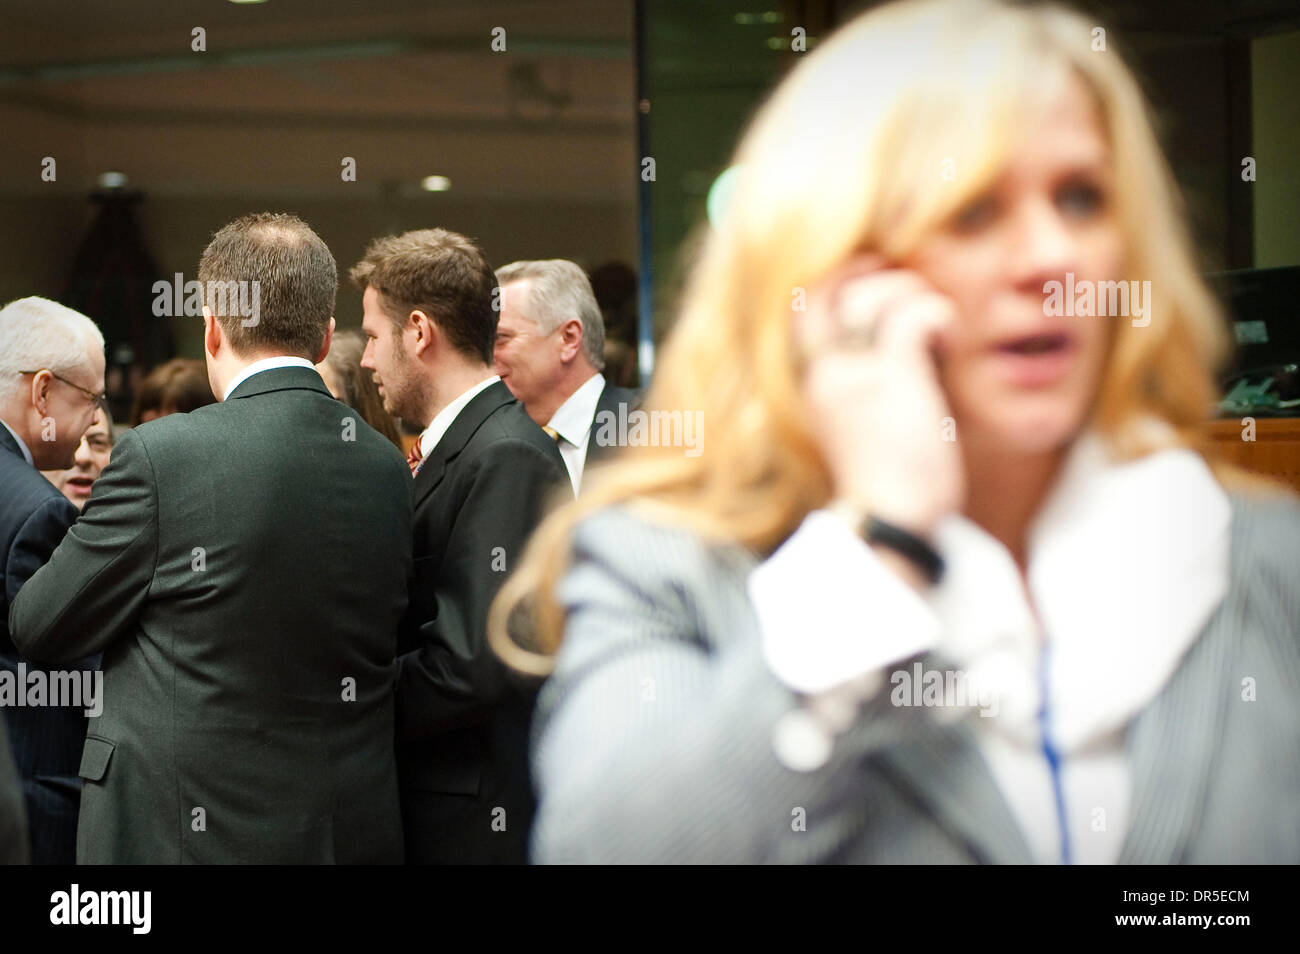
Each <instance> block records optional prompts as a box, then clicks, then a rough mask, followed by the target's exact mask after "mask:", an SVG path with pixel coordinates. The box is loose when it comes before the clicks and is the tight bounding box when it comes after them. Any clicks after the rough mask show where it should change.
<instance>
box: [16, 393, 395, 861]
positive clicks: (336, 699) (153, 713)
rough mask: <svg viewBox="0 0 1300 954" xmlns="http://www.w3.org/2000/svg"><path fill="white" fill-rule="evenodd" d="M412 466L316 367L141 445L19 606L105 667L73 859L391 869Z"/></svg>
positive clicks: (139, 440) (33, 628) (85, 759)
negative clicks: (334, 393)
mask: <svg viewBox="0 0 1300 954" xmlns="http://www.w3.org/2000/svg"><path fill="white" fill-rule="evenodd" d="M410 493H411V477H410V471H409V470H408V469H407V466H406V464H405V462H404V461H403V460H402V456H401V454H400V453H398V452H397V450H396V449H395V448H394V447H393V445H392V444H390V443H389V442H388V441H387V440H385V439H384V438H383V437H382V436H380V435H379V434H378V433H377V432H375V431H374V430H372V429H371V428H370V427H368V426H367V425H366V424H365V423H364V422H362V421H360V420H359V419H358V418H357V416H356V413H355V412H354V411H352V410H351V409H350V408H348V407H347V406H345V405H343V404H340V403H339V402H337V401H335V400H334V399H333V398H332V397H331V396H330V394H329V392H328V391H327V390H326V389H325V386H324V383H323V382H322V381H321V378H320V375H318V374H317V373H316V372H315V371H314V370H312V369H310V368H300V367H290V368H278V369H273V370H268V371H263V372H261V373H260V374H255V375H253V376H252V377H250V378H248V379H247V380H245V381H244V382H243V383H242V384H240V386H239V387H238V388H237V389H236V391H235V392H234V393H233V394H232V395H231V396H230V398H229V399H227V400H226V401H225V402H224V403H221V404H213V405H211V406H209V407H204V408H200V409H199V410H197V411H193V412H191V413H189V414H174V415H171V416H169V417H164V418H161V419H159V420H157V421H153V422H150V423H148V424H145V425H142V426H141V427H138V428H135V429H134V430H131V431H127V432H126V433H125V434H124V435H123V436H122V438H121V440H120V441H119V442H118V444H117V446H116V447H115V448H114V450H113V459H112V462H111V463H110V464H109V465H108V467H107V468H106V469H105V470H104V473H103V475H102V476H101V477H100V478H99V480H98V481H97V482H96V484H95V489H94V493H93V495H92V496H91V499H90V501H89V502H88V503H87V505H86V508H85V511H84V512H83V513H82V516H81V518H80V519H79V520H78V521H77V522H76V524H74V525H73V527H72V529H71V530H69V531H68V535H67V537H66V538H65V539H64V541H63V543H62V544H61V545H60V546H59V548H58V549H57V550H56V551H55V552H54V555H53V556H52V557H51V558H50V561H49V562H48V563H47V564H46V565H45V566H44V567H43V568H42V569H41V570H40V571H38V572H37V573H36V574H35V575H34V576H33V577H32V578H31V579H30V580H29V581H28V582H27V585H26V586H25V587H23V590H22V592H21V593H20V594H19V595H18V598H17V600H16V601H15V602H14V604H13V607H12V609H11V611H10V616H9V626H10V629H11V630H12V633H13V639H14V642H15V643H16V644H17V645H18V647H19V649H20V650H22V651H23V652H24V653H27V654H29V655H31V656H34V657H36V658H41V659H49V660H52V661H56V662H57V661H59V660H62V659H68V658H75V657H77V656H81V655H84V654H85V653H88V652H97V651H101V650H102V651H103V653H104V660H103V671H104V701H103V714H102V715H100V716H99V717H98V718H95V719H92V720H91V725H90V729H89V731H88V734H87V736H86V742H85V749H84V752H83V755H82V759H81V777H82V779H83V782H84V787H83V791H82V800H81V815H80V823H79V827H78V832H77V861H78V862H79V863H99V862H109V863H155V864H156V863H181V862H184V863H193V862H203V863H211V862H218V863H226V862H256V863H316V862H344V863H347V862H395V861H400V860H401V857H402V843H401V829H400V815H399V806H398V799H397V772H396V766H395V762H394V744H393V732H394V717H393V711H394V697H393V681H394V679H395V677H396V643H397V626H398V621H399V620H400V619H401V616H402V613H403V612H404V610H405V608H406V603H407V580H408V577H409V575H410V571H411V548H410V539H411V500H410Z"/></svg>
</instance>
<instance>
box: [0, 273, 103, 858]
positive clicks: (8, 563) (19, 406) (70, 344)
mask: <svg viewBox="0 0 1300 954" xmlns="http://www.w3.org/2000/svg"><path fill="white" fill-rule="evenodd" d="M103 390H104V336H103V335H102V334H100V331H99V329H98V328H97V327H95V323H94V322H93V321H91V320H90V319H89V318H87V317H86V316H85V315H83V314H81V313H79V312H76V311H73V310H72V309H71V308H66V307H64V306H63V305H60V304H59V303H58V302H54V301H50V300H48V299H45V298H35V297H33V298H21V299H19V300H18V301H14V302H10V303H9V304H8V305H6V306H5V307H4V308H3V309H0V678H3V679H5V681H11V680H12V684H13V685H15V686H16V685H18V684H19V682H22V683H24V684H26V683H29V682H31V681H32V680H33V677H35V679H36V680H38V681H39V680H40V679H45V681H46V684H49V680H48V673H46V672H45V671H44V670H42V669H41V667H40V666H39V665H37V663H36V662H35V661H34V660H33V659H32V658H30V657H27V656H25V655H22V654H20V653H19V652H18V650H17V648H16V647H15V646H14V643H13V640H12V638H11V636H10V633H9V625H8V618H9V605H10V604H11V603H12V602H13V601H14V599H15V598H16V597H17V596H18V591H19V590H20V589H22V587H23V586H24V585H25V584H26V582H27V581H28V579H30V578H31V576H32V575H33V574H34V573H36V571H37V570H38V569H40V567H41V566H42V565H44V564H45V562H46V561H47V560H48V559H49V558H50V554H51V553H53V552H54V548H55V547H57V546H58V545H59V542H60V541H61V540H63V537H64V534H66V533H67V530H68V527H70V526H71V525H72V523H73V521H75V520H76V519H77V510H76V508H75V507H73V506H72V504H71V503H69V502H68V500H67V498H65V497H64V496H63V494H61V493H59V491H58V490H57V489H56V488H55V486H54V485H53V484H51V483H50V482H49V481H48V480H46V479H45V477H44V476H42V475H41V470H64V469H67V468H68V467H71V466H72V463H73V458H74V457H75V456H76V453H77V447H78V445H79V444H80V443H81V436H82V434H83V433H84V432H85V430H86V429H87V428H88V427H89V426H90V424H91V422H92V421H93V420H94V417H95V407H96V399H97V398H98V397H99V396H100V394H101V393H102V392H103ZM97 667H98V656H97V655H94V656H91V657H89V658H87V659H84V660H80V661H78V662H76V663H74V664H72V665H70V666H68V667H67V668H69V669H80V668H85V669H94V668H97ZM20 676H21V677H22V678H20ZM25 687H26V686H25V685H24V688H25ZM44 701H45V702H46V703H49V702H53V701H54V700H49V699H47V700H44ZM0 705H4V706H5V709H6V712H5V713H4V718H3V720H2V721H4V722H5V723H6V725H7V728H8V732H9V740H10V745H9V746H6V747H9V748H12V749H13V755H14V761H15V762H16V764H17V767H18V774H19V776H20V777H21V784H22V794H23V801H24V803H25V805H26V815H27V820H28V829H29V835H30V841H29V846H30V857H31V860H32V861H33V862H34V863H36V864H72V862H73V860H74V856H75V850H74V849H75V844H76V836H77V810H78V803H79V800H80V791H81V780H80V778H78V777H77V765H78V763H79V762H80V760H81V747H82V744H83V743H84V741H85V738H86V716H85V714H84V712H83V709H82V707H80V706H55V705H49V704H43V705H14V706H10V705H5V700H4V699H3V698H0ZM0 757H2V756H0ZM26 847H27V846H25V850H24V854H27V853H28V852H27V851H26Z"/></svg>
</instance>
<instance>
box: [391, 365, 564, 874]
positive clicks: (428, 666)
mask: <svg viewBox="0 0 1300 954" xmlns="http://www.w3.org/2000/svg"><path fill="white" fill-rule="evenodd" d="M569 488H570V484H569V479H568V473H567V471H566V470H565V469H564V459H563V458H562V457H561V456H560V452H559V449H558V448H557V447H556V446H555V442H554V441H553V440H551V438H549V437H547V436H546V434H545V432H544V431H542V429H541V428H540V427H538V426H537V425H536V424H535V423H533V421H532V419H531V418H529V417H528V414H527V413H526V412H525V411H524V407H523V405H522V404H520V403H519V402H518V401H516V400H515V399H514V397H513V396H512V395H511V393H510V391H509V389H508V388H507V387H506V386H505V385H504V384H503V383H501V382H499V381H498V382H495V383H493V384H492V385H490V386H488V387H487V388H485V389H484V390H483V391H481V392H480V393H479V394H477V395H475V397H474V398H473V400H471V401H470V402H469V404H467V405H466V406H465V408H464V409H463V410H462V411H461V412H460V414H458V415H457V416H456V419H455V421H454V422H452V425H451V427H450V428H449V429H448V430H447V432H446V433H445V434H444V435H443V437H442V439H441V440H440V441H439V442H438V444H437V446H436V447H434V448H433V450H432V451H431V452H430V454H429V456H428V457H427V458H426V459H425V461H424V464H423V465H422V466H421V468H420V470H419V473H418V474H417V475H416V478H415V482H414V485H413V493H414V504H415V534H414V560H415V566H414V578H413V582H412V589H411V602H410V609H409V610H408V613H407V617H406V619H405V621H404V622H403V625H402V635H401V638H400V641H399V646H398V649H399V653H400V655H399V658H398V678H397V729H398V769H399V772H400V774H401V783H402V799H403V823H404V826H405V829H406V846H407V858H408V860H409V861H414V862H489V861H504V862H511V861H518V862H522V861H523V860H525V848H526V839H527V831H528V826H529V822H530V820H531V816H532V795H531V789H530V787H529V783H528V766H527V744H528V741H527V736H528V723H529V718H530V714H531V708H532V694H531V693H530V692H529V691H527V690H525V689H523V688H521V687H519V686H517V685H516V684H514V683H513V682H512V681H511V680H509V679H508V678H507V675H506V671H505V667H504V666H503V665H502V663H501V662H500V660H499V659H498V658H497V657H496V655H495V653H493V652H492V650H491V648H490V647H489V646H488V644H487V616H488V608H489V607H490V606H491V603H492V600H493V598H494V597H495V596H496V594H497V591H498V590H499V589H500V587H501V583H502V582H503V581H504V579H505V577H506V574H507V572H508V571H509V570H511V569H513V568H514V566H515V564H516V562H517V561H518V560H519V559H520V557H521V556H522V553H523V547H524V543H525V541H526V540H527V539H528V537H529V535H530V534H531V532H532V530H533V528H534V527H535V526H536V525H537V523H538V521H539V520H540V519H541V516H542V514H543V510H544V508H545V506H546V505H547V503H548V501H549V499H550V498H551V495H555V496H556V497H557V498H562V497H563V496H571V493H572V491H571V490H570V489H569ZM497 809H501V810H503V811H500V812H498V811H496V810H497ZM502 826H504V830H502Z"/></svg>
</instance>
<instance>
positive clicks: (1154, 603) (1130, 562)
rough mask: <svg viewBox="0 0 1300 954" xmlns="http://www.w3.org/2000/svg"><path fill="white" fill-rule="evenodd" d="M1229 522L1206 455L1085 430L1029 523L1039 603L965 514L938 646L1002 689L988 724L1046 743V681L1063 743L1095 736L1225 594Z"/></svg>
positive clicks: (947, 534) (978, 679)
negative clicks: (1138, 448) (1125, 456)
mask: <svg viewBox="0 0 1300 954" xmlns="http://www.w3.org/2000/svg"><path fill="white" fill-rule="evenodd" d="M1230 520H1231V504H1230V503H1229V501H1228V498H1227V495H1226V494H1225V493H1224V491H1223V489H1222V488H1221V487H1220V486H1219V484H1218V482H1217V481H1216V480H1215V479H1214V477H1213V475H1212V474H1211V473H1210V470H1209V468H1208V467H1207V465H1206V464H1205V461H1204V460H1203V459H1202V458H1201V457H1200V456H1199V455H1198V454H1196V453H1194V452H1192V451H1190V450H1186V449H1169V450H1162V451H1157V452H1154V453H1151V454H1148V455H1146V456H1145V457H1141V458H1138V459H1136V460H1130V461H1115V460H1113V459H1112V457H1111V455H1110V454H1109V452H1108V450H1107V449H1106V445H1105V444H1104V442H1103V441H1102V440H1101V438H1100V437H1098V436H1096V435H1092V434H1088V435H1085V436H1083V437H1081V438H1080V439H1079V440H1078V441H1076V443H1075V446H1074V448H1073V449H1072V450H1071V453H1070V456H1069V458H1068V459H1067V461H1066V465H1065V467H1064V469H1063V471H1062V474H1061V476H1060V478H1059V479H1058V480H1057V482H1056V485H1055V486H1054V487H1053V489H1052V491H1051V493H1050V495H1049V497H1048V499H1047V501H1046V502H1045V505H1044V507H1043V508H1042V509H1041V510H1040V512H1039V515H1038V517H1037V518H1036V519H1035V522H1034V524H1033V526H1032V527H1031V529H1030V534H1029V545H1028V558H1027V559H1028V564H1027V574H1026V576H1027V579H1028V589H1029V592H1030V593H1032V595H1033V606H1032V608H1031V604H1030V602H1029V600H1028V599H1027V598H1026V593H1025V588H1024V583H1023V582H1022V578H1021V576H1020V572H1019V570H1018V568H1017V567H1016V565H1015V561H1014V560H1013V558H1012V556H1011V554H1010V552H1008V551H1007V549H1006V548H1005V547H1004V546H1002V544H1001V543H1000V542H999V541H997V540H996V539H994V538H993V537H992V536H991V535H990V534H988V533H987V532H986V531H984V530H983V529H982V528H980V527H979V526H977V525H976V524H974V523H973V522H971V521H970V520H967V519H966V518H965V517H961V516H954V517H950V518H948V519H947V520H946V521H945V522H944V523H943V524H942V525H941V526H940V527H939V529H938V531H937V533H936V543H937V545H938V548H939V549H940V551H941V552H942V553H943V554H944V558H945V562H946V563H947V566H948V571H947V573H946V574H945V577H944V580H943V582H942V584H940V585H939V586H938V587H937V588H936V589H935V591H934V592H933V593H932V594H931V602H932V605H933V606H934V608H935V610H936V611H937V612H938V614H939V616H940V618H941V620H942V622H943V626H942V632H943V634H944V635H943V637H942V639H941V642H940V645H939V646H938V647H937V649H936V652H938V653H940V654H941V655H942V656H943V657H944V658H945V659H946V660H948V661H950V662H952V663H954V664H955V665H956V667H957V668H959V669H960V670H961V671H962V672H963V673H965V675H966V677H967V679H968V680H969V681H970V683H971V684H972V686H973V687H974V688H975V689H976V691H979V689H981V688H982V689H983V690H984V691H985V692H987V693H988V694H989V697H991V698H993V699H996V700H997V707H996V715H994V716H993V717H992V718H991V719H989V720H988V722H989V725H988V726H987V727H988V728H994V729H996V730H998V731H999V732H1003V733H1006V734H1007V735H1009V736H1011V737H1013V738H1015V739H1017V740H1018V741H1019V742H1021V743H1026V744H1037V743H1038V741H1039V740H1040V738H1041V727H1040V725H1039V722H1038V718H1039V709H1040V707H1041V705H1042V700H1043V695H1044V693H1043V691H1042V686H1043V684H1044V682H1045V684H1046V686H1047V687H1048V688H1047V701H1048V724H1049V725H1050V726H1051V729H1050V731H1051V733H1052V737H1053V741H1054V742H1055V744H1056V745H1057V746H1058V747H1059V748H1060V749H1062V750H1063V751H1070V750H1071V749H1078V748H1081V747H1083V746H1085V745H1087V744H1088V743H1089V742H1094V741H1097V740H1098V739H1100V738H1102V737H1104V736H1105V735H1107V734H1108V733H1110V732H1112V731H1114V730H1115V729H1117V728H1120V727H1122V726H1124V725H1126V724H1127V723H1128V721H1129V720H1130V719H1131V718H1132V717H1133V716H1134V715H1136V713H1137V712H1138V711H1139V710H1140V709H1141V708H1142V707H1143V706H1144V705H1145V704H1146V703H1148V702H1149V701H1150V700H1151V699H1152V698H1154V697H1155V695H1156V694H1157V693H1158V692H1159V691H1160V689H1161V688H1162V687H1163V686H1164V685H1165V683H1166V682H1167V681H1168V680H1169V678H1170V677H1171V676H1172V674H1173V672H1174V670H1175V669H1176V668H1177V666H1178V664H1179V662H1180V661H1181V659H1182V657H1183V655H1184V654H1185V653H1186V651H1187V650H1188V649H1189V648H1190V647H1191V645H1192V644H1193V643H1194V642H1195V640H1196V637H1197V636H1198V635H1199V634H1200V632H1201V631H1202V630H1203V628H1204V627H1205V624H1206V623H1207V622H1208V621H1209V619H1210V617H1211V615H1212V614H1213V613H1214V611H1215V610H1216V609H1217V608H1218V606H1219V604H1220V603H1221V602H1222V600H1223V597H1224V595H1225V594H1226V592H1227V588H1228V578H1229V562H1228V561H1229V549H1230V539H1229V524H1230ZM1035 610H1036V611H1037V615H1036V616H1035ZM1039 621H1041V626H1040V624H1039ZM1040 630H1041V633H1042V636H1041V638H1042V639H1043V640H1045V645H1046V651H1047V653H1048V656H1047V659H1046V660H1045V662H1046V666H1047V669H1046V679H1045V680H1043V679H1042V678H1041V676H1042V674H1041V673H1040V672H1039V669H1038V667H1039V663H1040V660H1041V651H1042V650H1041V648H1040V646H1041V645H1042V644H1040ZM979 698H981V699H983V698H985V696H979ZM979 721H980V722H984V721H985V720H983V719H981V720H979ZM994 723H996V724H994Z"/></svg>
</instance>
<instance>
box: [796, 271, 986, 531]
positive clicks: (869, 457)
mask: <svg viewBox="0 0 1300 954" xmlns="http://www.w3.org/2000/svg"><path fill="white" fill-rule="evenodd" d="M882 266H883V262H882V260H880V259H879V258H877V257H875V256H867V257H863V258H860V259H854V260H852V261H851V262H849V263H847V264H846V265H845V266H844V267H843V268H841V269H839V270H837V271H836V272H835V273H834V274H832V275H831V276H830V277H828V279H827V280H826V281H825V282H823V283H822V284H821V285H819V286H818V287H817V288H815V289H812V290H810V292H809V295H808V307H807V311H806V312H805V313H804V314H802V315H796V322H795V325H796V327H795V331H796V337H797V340H798V341H799V343H800V345H801V346H802V347H803V348H804V351H805V354H807V355H808V371H807V377H806V378H805V381H804V391H805V394H806V396H807V400H808V404H809V412H810V414H811V415H812V425H813V428H814V432H815V433H816V434H817V437H818V440H819V441H820V443H821V448H822V453H823V454H824V455H825V457H826V461H827V464H828V465H829V467H830V470H831V475H832V479H833V481H834V488H835V495H836V497H837V498H838V499H840V500H842V501H845V502H847V503H849V504H851V505H852V506H853V507H855V508H857V509H860V510H864V511H868V512H870V513H872V514H874V515H875V516H878V517H879V518H881V519H882V520H885V521H888V522H889V523H893V524H895V525H897V526H899V527H902V528H904V529H906V530H909V531H911V532H912V533H915V534H918V535H919V536H922V537H928V536H929V535H930V534H931V532H932V531H933V530H934V527H935V525H936V524H937V523H938V522H939V520H940V519H941V518H942V517H943V516H945V515H946V514H948V513H952V512H954V511H956V510H958V509H960V507H961V505H962V502H963V497H964V495H965V475H964V474H963V471H962V462H961V456H960V454H959V453H958V450H957V444H956V441H955V440H952V439H949V440H944V437H945V436H946V435H945V431H948V432H949V434H951V435H952V436H955V434H954V433H953V432H951V431H950V429H949V428H947V427H946V426H945V418H948V417H949V410H948V406H947V402H946V400H945V398H944V395H943V391H942V389H941V388H940V385H939V379H938V372H937V369H936V366H935V355H936V353H938V352H940V351H941V349H942V346H943V339H944V334H945V331H946V329H947V328H948V326H949V325H950V323H951V322H952V321H953V319H954V317H955V307H954V305H953V303H952V301H951V300H950V299H949V298H947V297H946V296H944V295H941V294H939V293H938V292H936V291H935V290H934V289H933V288H932V287H931V286H930V285H928V284H927V283H926V282H925V280H924V279H922V278H921V277H920V276H919V275H917V274H916V273H915V272H910V271H904V270H901V269H885V268H883V267H882Z"/></svg>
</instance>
